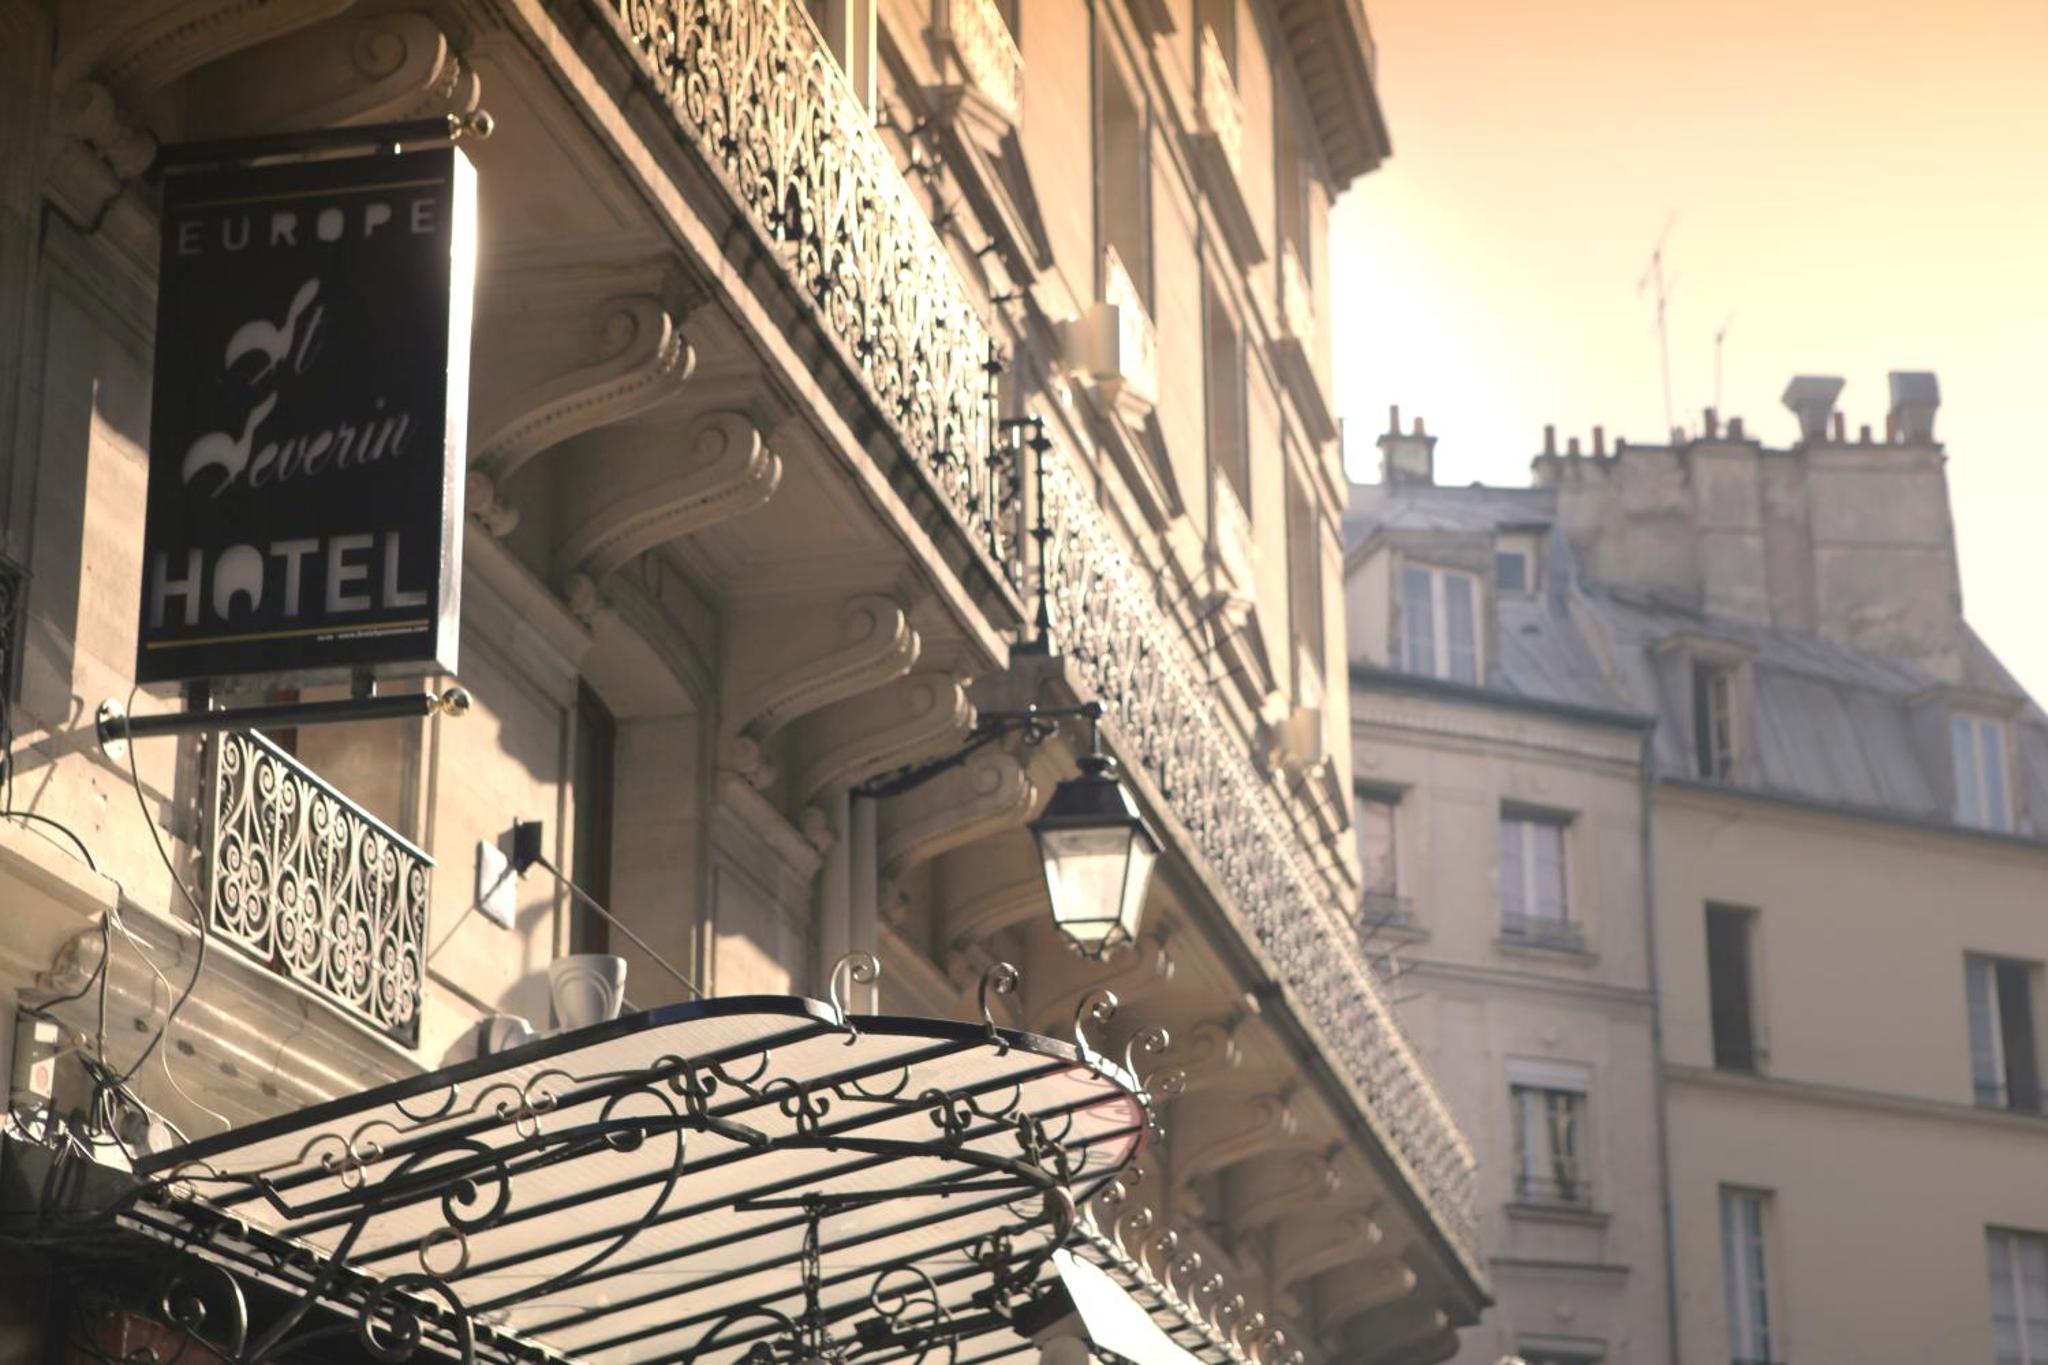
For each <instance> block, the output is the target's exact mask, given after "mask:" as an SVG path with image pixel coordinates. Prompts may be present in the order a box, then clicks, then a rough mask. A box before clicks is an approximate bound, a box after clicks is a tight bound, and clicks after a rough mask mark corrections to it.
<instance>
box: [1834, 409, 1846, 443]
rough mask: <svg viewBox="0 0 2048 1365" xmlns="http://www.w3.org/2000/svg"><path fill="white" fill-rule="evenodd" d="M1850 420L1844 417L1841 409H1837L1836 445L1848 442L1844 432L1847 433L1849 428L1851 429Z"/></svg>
mask: <svg viewBox="0 0 2048 1365" xmlns="http://www.w3.org/2000/svg"><path fill="white" fill-rule="evenodd" d="M1848 421H1849V419H1848V418H1846V417H1844V416H1843V415H1842V414H1841V412H1840V410H1837V411H1836V413H1835V444H1836V445H1845V444H1847V442H1846V440H1845V439H1844V433H1845V432H1847V431H1848V429H1849V427H1848Z"/></svg>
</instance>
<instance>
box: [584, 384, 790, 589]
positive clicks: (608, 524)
mask: <svg viewBox="0 0 2048 1365" xmlns="http://www.w3.org/2000/svg"><path fill="white" fill-rule="evenodd" d="M677 447H680V450H679V449H678V448H677ZM577 454H578V459H577V461H576V469H575V471H574V476H573V477H572V478H569V479H566V480H565V481H564V484H563V485H562V487H561V488H560V490H559V496H560V501H561V503H562V504H563V521H564V523H565V524H566V525H567V527H568V528H569V529H568V531H567V533H566V534H565V535H564V536H563V538H562V541H561V543H560V545H559V546H558V547H557V549H556V551H555V564H556V566H557V570H558V572H562V573H582V574H587V575H589V576H590V577H591V578H592V579H595V580H597V581H599V582H602V581H603V580H604V579H605V578H606V577H607V576H608V575H610V574H611V573H612V571H613V570H615V569H617V568H618V567H619V566H620V565H622V564H624V563H626V562H627V561H629V560H631V559H633V558H634V557H635V556H637V555H639V554H640V553H641V552H642V551H643V550H651V549H653V548H654V547H655V546H657V545H660V544H662V543H663V542H664V541H670V540H674V539H676V538H677V537H678V536H684V535H688V534H689V533H690V532H692V531H700V530H702V529H703V528H705V527H706V526H710V525H713V524H714V523H716V522H720V521H724V520H726V519H727V518H729V517H736V516H738V515H739V514H740V513H742V512H749V511H752V510H753V509H754V508H757V507H759V506H761V505H762V504H763V503H766V502H767V501H768V499H769V498H770V497H771V496H773V494H774V492H775V488H776V485H778V484H779V483H780V482H781V481H782V460H781V459H780V457H778V456H777V455H776V454H775V452H774V451H772V450H770V449H769V448H768V447H767V445H766V444H764V443H763V442H762V440H761V433H760V432H759V431H757V430H755V428H754V424H753V422H752V420H751V419H749V418H748V417H747V415H746V414H745V413H739V412H709V413H705V414H703V415H701V416H699V417H698V418H697V419H696V420H695V421H693V422H692V423H691V424H690V425H689V426H688V427H687V428H685V429H684V430H683V432H682V433H681V435H680V437H677V436H674V435H672V434H671V432H670V431H669V429H666V428H662V427H652V428H650V427H644V426H630V427H616V426H615V427H608V428H606V429H605V430H603V431H598V432H592V433H590V434H589V436H588V437H586V439H585V441H584V443H583V444H582V445H581V446H580V447H579V449H578V451H577ZM679 466H680V472H678V468H679Z"/></svg>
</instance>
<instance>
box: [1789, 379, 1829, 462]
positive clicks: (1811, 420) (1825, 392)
mask: <svg viewBox="0 0 2048 1365" xmlns="http://www.w3.org/2000/svg"><path fill="white" fill-rule="evenodd" d="M1841 396H1842V381H1841V380H1839V379H1836V378H1835V377H1834V376H1832V375H1818V374H1802V375H1800V376H1798V377H1797V378H1795V379H1794V380H1793V381H1792V382H1791V383H1790V384H1787V385H1786V386H1785V396H1784V398H1783V400H1781V401H1783V403H1784V404H1785V406H1786V407H1788V408H1790V409H1792V412H1793V415H1794V416H1796V417H1798V419H1799V439H1800V440H1801V441H1803V442H1805V443H1806V444H1808V445H1812V444H1815V443H1817V442H1820V441H1823V440H1826V439H1827V431H1828V418H1829V416H1830V415H1831V414H1833V412H1834V410H1835V400H1836V399H1838V398H1840V397H1841Z"/></svg>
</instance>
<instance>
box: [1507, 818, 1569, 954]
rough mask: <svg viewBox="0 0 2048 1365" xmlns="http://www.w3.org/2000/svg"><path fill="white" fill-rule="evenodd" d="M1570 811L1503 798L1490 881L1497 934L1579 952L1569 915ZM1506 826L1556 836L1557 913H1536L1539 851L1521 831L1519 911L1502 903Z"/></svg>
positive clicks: (1517, 875) (1517, 872)
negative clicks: (1492, 880)
mask: <svg viewBox="0 0 2048 1365" xmlns="http://www.w3.org/2000/svg"><path fill="white" fill-rule="evenodd" d="M1572 823H1573V819H1572V816H1571V815H1570V814H1569V813H1567V812H1564V811H1552V810H1539V809H1536V808H1533V807H1529V806H1520V805H1516V804H1514V803H1512V802H1503V803H1502V804H1501V807H1500V819H1499V826H1498V835H1497V838H1498V855H1497V856H1498V863H1497V867H1496V880H1497V881H1498V883H1499V886H1498V895H1497V897H1496V899H1497V900H1498V901H1499V906H1498V910H1499V915H1500V934H1501V937H1502V938H1503V939H1505V940H1507V941H1508V942H1511V943H1520V944H1535V945H1538V946H1542V947H1556V948H1565V949H1568V950H1570V951H1583V948H1582V939H1581V931H1580V926H1579V924H1578V922H1577V921H1576V920H1575V919H1574V918H1573V917H1572V902H1573V896H1572V875H1571V839H1570V833H1571V827H1572ZM1510 825H1514V826H1521V827H1526V829H1528V830H1537V831H1548V832H1549V833H1550V834H1551V835H1553V836H1554V837H1555V838H1556V841H1557V859H1556V862H1557V902H1556V904H1557V914H1555V915H1549V914H1544V913H1541V912H1540V906H1541V900H1540V897H1539V895H1538V892H1539V891H1540V889H1541V888H1540V887H1539V885H1538V877H1539V870H1538V869H1539V862H1540V855H1539V851H1538V848H1537V844H1538V842H1539V841H1538V840H1536V839H1532V838H1529V837H1528V836H1527V835H1526V833H1523V834H1517V835H1516V864H1517V866H1516V868H1515V882H1516V883H1517V884H1518V891H1517V898H1518V900H1519V901H1520V909H1519V910H1510V909H1509V907H1508V886H1509V868H1508V828H1509V826H1510Z"/></svg>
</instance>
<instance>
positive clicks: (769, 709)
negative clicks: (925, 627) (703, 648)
mask: <svg viewBox="0 0 2048 1365" xmlns="http://www.w3.org/2000/svg"><path fill="white" fill-rule="evenodd" d="M919 648H920V643H919V639H918V634H917V631H916V630H914V629H912V627H911V624H910V613H909V612H907V611H906V610H904V608H903V605H902V604H901V603H899V602H897V601H896V600H895V599H893V598H891V597H887V596H884V595H883V594H881V593H858V594H856V595H854V596H852V597H849V598H847V599H846V600H844V601H842V602H836V603H829V604H828V603H804V604H801V605H798V606H793V607H766V606H763V607H761V608H759V609H757V610H754V611H751V612H748V613H746V614H744V615H742V616H739V617H737V618H736V619H735V621H734V624H733V625H732V627H731V629H730V631H729V633H728V635H727V637H726V642H725V659H726V664H725V670H724V672H725V677H724V680H723V683H722V685H721V687H720V692H721V693H722V694H723V702H722V708H723V716H724V723H725V725H726V727H727V728H728V729H730V730H733V731H736V732H738V733H740V734H744V735H746V736H748V737H749V738H752V739H756V740H765V739H767V738H768V737H769V736H771V735H773V734H774V733H775V732H776V731H777V730H779V729H781V728H782V727H783V726H784V725H787V724H788V723H789V722H790V721H792V720H795V719H796V718H797V717H798V716H802V715H806V714H808V713H810V712H812V711H815V710H817V709H818V708H819V707H821V706H829V705H830V704H831V703H833V702H835V701H839V700H842V699H844V698H846V697H852V696H858V695H859V694H860V693H862V692H865V691H868V690H869V689H870V688H874V687H879V686H880V685H882V684H883V683H885V682H888V681H889V680H890V679H891V678H900V677H902V676H903V675H904V674H905V673H908V672H909V671H910V670H911V668H912V667H913V666H914V665H915V664H916V663H917V656H918V651H919Z"/></svg>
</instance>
